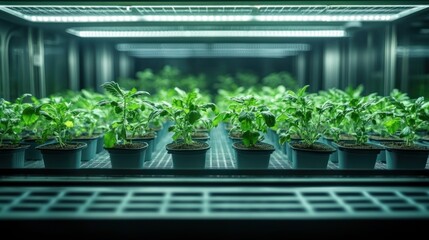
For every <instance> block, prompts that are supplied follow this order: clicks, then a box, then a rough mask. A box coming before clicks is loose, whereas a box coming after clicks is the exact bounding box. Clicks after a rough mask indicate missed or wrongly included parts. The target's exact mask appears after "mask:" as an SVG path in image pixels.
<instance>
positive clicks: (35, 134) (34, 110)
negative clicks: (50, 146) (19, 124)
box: [17, 97, 53, 160]
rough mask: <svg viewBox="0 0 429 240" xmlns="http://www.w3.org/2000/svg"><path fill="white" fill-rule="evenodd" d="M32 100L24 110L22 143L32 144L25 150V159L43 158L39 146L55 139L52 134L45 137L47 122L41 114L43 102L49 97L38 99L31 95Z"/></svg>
mask: <svg viewBox="0 0 429 240" xmlns="http://www.w3.org/2000/svg"><path fill="white" fill-rule="evenodd" d="M31 100H32V103H28V104H25V106H24V110H23V111H22V120H23V122H24V127H25V130H24V132H23V135H22V143H24V144H28V145H30V147H29V148H27V149H26V150H25V160H42V158H43V156H42V153H41V152H40V150H39V149H37V146H39V145H42V144H45V143H48V142H52V141H53V138H52V137H50V136H47V137H46V138H44V137H43V133H44V129H46V128H47V126H46V124H47V123H46V121H43V120H44V118H43V117H41V116H40V109H41V104H42V102H44V101H49V100H48V99H47V98H44V99H37V98H35V97H31ZM17 101H18V100H17ZM44 141H46V142H44Z"/></svg>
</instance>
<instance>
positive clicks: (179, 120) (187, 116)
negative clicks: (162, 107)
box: [166, 88, 216, 145]
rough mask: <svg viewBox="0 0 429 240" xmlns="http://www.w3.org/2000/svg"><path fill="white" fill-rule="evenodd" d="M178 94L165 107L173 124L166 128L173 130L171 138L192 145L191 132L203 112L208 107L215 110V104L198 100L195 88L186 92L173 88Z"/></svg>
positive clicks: (193, 130) (198, 96)
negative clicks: (167, 106)
mask: <svg viewBox="0 0 429 240" xmlns="http://www.w3.org/2000/svg"><path fill="white" fill-rule="evenodd" d="M175 91H176V92H177V94H178V95H179V96H178V97H176V98H174V99H173V101H172V105H171V108H167V109H166V111H167V112H168V116H169V117H170V118H171V119H172V120H173V121H174V125H173V126H170V127H169V128H168V131H169V132H173V133H174V134H173V140H174V141H177V140H181V141H183V144H184V145H192V144H193V143H194V141H193V140H192V134H193V133H194V132H195V130H196V127H197V125H198V123H199V121H200V120H201V119H202V117H203V115H204V112H207V111H208V110H209V109H210V110H212V111H216V105H215V104H213V103H204V102H201V101H200V97H201V96H200V95H199V93H198V91H197V90H194V91H192V92H188V93H186V92H185V91H183V90H181V89H179V88H175Z"/></svg>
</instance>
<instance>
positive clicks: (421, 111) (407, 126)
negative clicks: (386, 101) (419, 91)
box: [385, 97, 429, 146]
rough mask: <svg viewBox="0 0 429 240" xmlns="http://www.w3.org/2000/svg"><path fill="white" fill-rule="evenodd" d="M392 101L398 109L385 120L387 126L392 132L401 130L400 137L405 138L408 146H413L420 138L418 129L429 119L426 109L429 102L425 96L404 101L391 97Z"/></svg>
mask: <svg viewBox="0 0 429 240" xmlns="http://www.w3.org/2000/svg"><path fill="white" fill-rule="evenodd" d="M391 101H392V103H393V105H394V106H395V107H396V109H397V110H398V111H396V112H395V113H394V116H393V118H392V119H390V120H389V121H386V122H385V126H386V128H387V130H388V131H389V133H391V134H395V133H397V132H398V131H399V137H400V138H402V139H404V140H405V144H406V146H411V145H413V144H414V141H416V140H417V139H418V138H419V135H418V134H417V130H418V129H419V128H421V127H423V126H424V125H425V124H426V122H427V121H429V115H428V113H427V112H426V111H425V109H426V108H427V107H428V106H429V102H425V100H424V97H419V98H417V99H415V100H402V101H401V100H398V98H394V97H391Z"/></svg>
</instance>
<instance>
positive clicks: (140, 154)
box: [105, 142, 149, 169]
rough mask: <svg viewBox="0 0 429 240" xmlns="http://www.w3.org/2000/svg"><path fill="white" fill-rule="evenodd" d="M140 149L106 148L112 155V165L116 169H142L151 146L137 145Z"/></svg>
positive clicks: (145, 144)
mask: <svg viewBox="0 0 429 240" xmlns="http://www.w3.org/2000/svg"><path fill="white" fill-rule="evenodd" d="M135 144H138V145H139V147H138V148H132V149H130V148H105V149H106V150H107V152H109V155H110V163H111V164H112V168H115V169H142V168H143V167H144V160H145V156H146V151H147V148H148V146H149V144H147V143H145V142H140V143H135Z"/></svg>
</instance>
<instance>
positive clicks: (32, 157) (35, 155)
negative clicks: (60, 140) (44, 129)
mask: <svg viewBox="0 0 429 240" xmlns="http://www.w3.org/2000/svg"><path fill="white" fill-rule="evenodd" d="M53 142H54V141H53V140H49V141H46V142H45V143H43V144H47V143H53ZM22 144H25V145H30V147H29V148H27V149H26V150H25V160H27V161H37V160H42V158H43V156H42V153H41V152H40V150H39V149H36V147H37V146H39V145H41V144H40V143H37V142H36V140H35V139H24V140H23V141H22Z"/></svg>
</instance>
